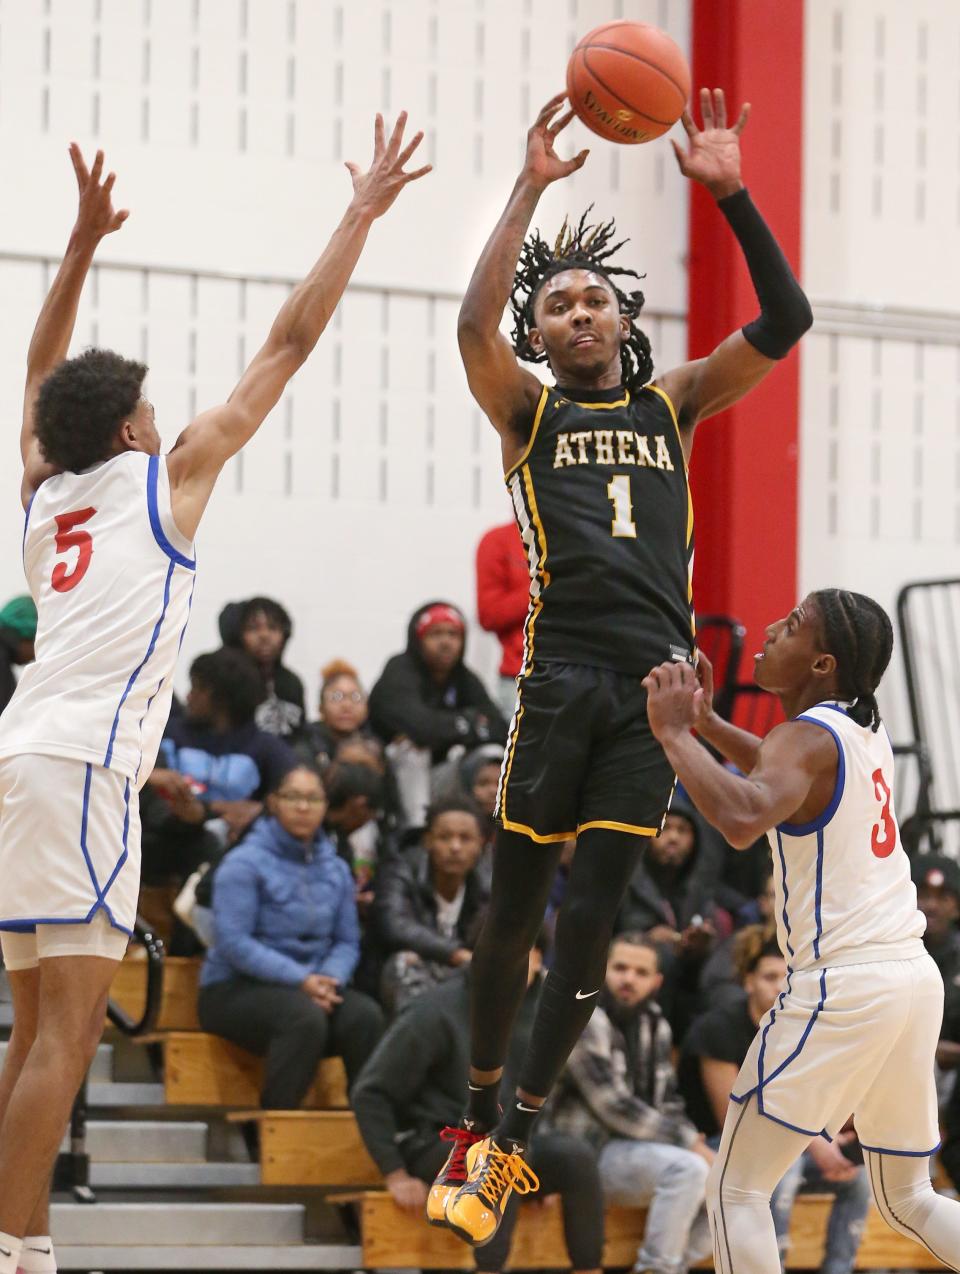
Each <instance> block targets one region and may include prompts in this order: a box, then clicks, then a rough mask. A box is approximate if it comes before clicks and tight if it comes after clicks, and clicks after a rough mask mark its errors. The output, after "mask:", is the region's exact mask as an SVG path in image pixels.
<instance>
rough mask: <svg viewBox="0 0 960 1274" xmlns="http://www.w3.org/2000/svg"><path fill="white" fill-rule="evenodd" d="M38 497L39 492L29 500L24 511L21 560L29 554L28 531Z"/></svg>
mask: <svg viewBox="0 0 960 1274" xmlns="http://www.w3.org/2000/svg"><path fill="white" fill-rule="evenodd" d="M36 498H37V493H36V491H34V493H33V495H32V496H31V497H30V499H29V500H28V501H27V507H26V508H25V509H24V511H23V539H22V540H21V541H20V558H21V560H22V559H23V558H25V557H26V555H27V531H29V529H30V510H31V509H32V508H33V502H34V500H35V499H36Z"/></svg>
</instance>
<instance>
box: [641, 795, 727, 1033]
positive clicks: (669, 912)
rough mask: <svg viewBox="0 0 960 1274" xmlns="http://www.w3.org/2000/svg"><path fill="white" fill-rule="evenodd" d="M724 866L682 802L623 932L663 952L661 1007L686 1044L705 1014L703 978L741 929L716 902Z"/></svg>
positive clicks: (649, 861) (646, 866)
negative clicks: (721, 944) (720, 947)
mask: <svg viewBox="0 0 960 1274" xmlns="http://www.w3.org/2000/svg"><path fill="white" fill-rule="evenodd" d="M716 868H717V864H716V862H715V861H714V860H713V859H712V857H711V855H710V854H709V853H707V852H706V851H705V848H704V828H703V825H702V823H701V821H700V816H699V814H697V812H696V811H695V810H694V809H693V807H692V806H691V805H689V804H688V803H687V801H686V800H684V799H681V798H680V797H675V798H674V801H673V804H672V806H671V807H670V812H669V813H668V814H667V816H666V819H665V820H664V825H663V828H662V830H661V832H660V835H659V836H655V837H653V838H652V839H651V840H650V842H649V845H648V847H647V852H646V853H645V854H644V856H643V858H642V859H641V860H640V862H639V864H638V865H637V868H636V871H635V872H634V873H633V876H632V878H631V880H630V884H629V885H628V886H627V893H626V897H625V898H624V900H623V904H622V906H621V908H620V914H619V916H618V918H617V925H616V928H617V931H618V932H622V931H628V932H631V933H637V932H640V933H646V934H647V936H648V937H649V938H650V939H651V941H653V942H655V943H656V944H657V948H658V952H659V964H660V971H661V974H662V980H663V985H662V988H661V991H660V994H659V997H658V998H659V1002H660V1005H661V1007H662V1009H663V1011H664V1013H665V1014H666V1017H667V1020H668V1021H669V1023H670V1026H671V1028H672V1030H673V1034H674V1037H675V1038H676V1039H677V1041H678V1042H679V1041H680V1040H682V1039H683V1036H684V1034H685V1033H686V1029H687V1027H688V1026H689V1024H690V1021H691V1020H692V1018H693V1016H694V1015H695V1013H696V1012H697V1010H698V1008H699V983H700V974H701V971H702V969H703V966H704V964H705V963H706V961H707V959H708V958H709V956H710V955H711V953H712V951H713V949H714V947H715V945H716V943H717V941H718V938H723V937H725V936H726V935H727V934H728V933H730V931H731V930H732V928H733V922H732V919H731V917H730V915H729V914H728V913H727V912H726V911H724V910H722V909H721V908H720V907H719V906H718V905H717V902H716V894H715V891H716V879H717V871H716Z"/></svg>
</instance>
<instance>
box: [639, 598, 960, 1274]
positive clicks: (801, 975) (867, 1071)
mask: <svg viewBox="0 0 960 1274" xmlns="http://www.w3.org/2000/svg"><path fill="white" fill-rule="evenodd" d="M892 648H893V631H892V628H891V625H890V620H889V618H888V617H887V615H886V613H885V611H884V610H883V609H882V608H881V607H880V606H879V605H878V604H877V603H876V602H874V601H872V600H871V599H870V598H868V597H864V596H863V595H862V594H859V593H850V592H846V591H841V590H837V589H824V590H822V591H820V592H817V593H812V594H810V596H808V597H807V598H805V600H804V601H803V602H802V603H801V604H800V605H799V606H798V607H797V608H796V609H795V610H793V611H792V612H791V613H790V615H788V616H787V618H786V619H783V620H780V621H778V622H777V623H775V624H773V625H771V627H770V628H769V629H768V630H767V641H766V642H765V643H764V648H763V652H762V654H759V655H757V657H756V667H755V674H754V675H755V679H756V681H757V683H758V684H759V685H760V686H762V687H763V688H764V689H765V690H770V691H772V692H773V693H775V694H776V695H777V696H778V698H779V699H780V702H781V704H782V705H783V708H784V711H785V713H786V715H787V717H788V718H789V719H788V720H787V721H786V722H785V723H784V724H782V725H779V726H777V727H776V728H775V729H774V730H772V731H771V732H770V734H769V735H768V736H767V737H766V739H764V740H763V741H762V742H761V740H760V739H757V738H755V737H754V736H753V735H751V734H748V733H747V732H746V731H744V730H739V729H737V728H736V727H735V726H733V725H730V724H729V723H727V722H725V721H722V720H720V718H718V717H717V716H716V715H715V713H714V712H713V710H712V675H711V672H710V668H709V664H708V663H707V661H706V660H703V670H702V672H701V677H702V680H703V684H702V685H698V682H697V677H696V675H695V674H694V672H693V670H692V669H690V668H689V667H686V666H681V665H678V664H663V665H661V666H660V667H658V668H655V669H654V670H653V671H652V672H651V673H650V675H649V677H647V678H646V680H645V682H644V684H645V685H646V686H647V689H648V693H649V713H650V724H651V726H652V728H653V731H654V734H656V736H657V738H658V739H659V740H660V742H661V743H662V744H663V747H664V750H665V752H666V753H667V756H668V757H669V758H670V761H671V763H672V765H673V767H674V769H675V770H676V772H677V776H678V778H679V780H680V782H681V783H682V784H683V786H684V788H685V789H686V791H687V792H688V794H689V795H690V797H691V799H692V800H693V801H694V803H695V804H696V805H697V807H698V808H699V809H700V811H701V812H702V813H703V814H704V815H705V816H706V817H707V818H708V819H709V820H710V822H712V823H713V824H714V826H716V827H717V828H719V829H720V831H721V832H722V833H723V834H724V836H725V837H726V838H727V840H728V841H729V842H730V844H731V845H733V846H735V847H736V848H738V849H745V848H746V847H747V846H749V845H750V844H752V843H753V842H754V841H755V840H756V839H757V837H758V836H760V835H762V834H763V833H764V832H766V833H768V834H769V837H770V840H771V846H772V849H773V866H774V876H775V880H776V891H777V902H776V911H777V926H778V936H779V940H780V945H781V949H782V950H783V954H784V957H785V958H786V961H787V969H788V973H787V980H786V984H785V986H784V987H783V989H782V991H781V992H780V995H779V996H778V998H777V1001H776V1003H775V1004H774V1006H773V1008H772V1009H771V1010H770V1012H769V1014H768V1015H767V1017H766V1019H765V1021H764V1022H763V1023H762V1024H761V1026H760V1029H759V1031H758V1034H757V1037H756V1039H755V1040H754V1042H753V1046H752V1047H751V1050H750V1052H749V1054H748V1055H747V1058H746V1060H745V1062H744V1064H743V1067H742V1068H741V1070H740V1074H739V1076H738V1077H737V1082H736V1084H735V1085H734V1090H733V1093H732V1094H731V1097H732V1101H731V1105H730V1109H729V1112H728V1115H727V1120H726V1124H725V1126H724V1130H723V1138H722V1141H721V1144H720V1150H719V1153H718V1155H717V1160H716V1162H715V1163H714V1165H713V1168H712V1169H711V1173H710V1178H709V1181H708V1188H707V1204H708V1208H709V1212H710V1220H711V1225H712V1227H713V1234H714V1259H715V1264H716V1268H717V1270H718V1271H720V1274H775V1272H776V1271H777V1270H778V1269H779V1268H780V1265H779V1255H778V1252H777V1241H776V1234H775V1232H774V1227H773V1218H772V1216H771V1214H770V1194H771V1191H772V1190H773V1188H774V1186H776V1184H777V1182H778V1181H779V1180H780V1178H781V1177H782V1176H783V1174H784V1172H785V1171H786V1170H787V1168H788V1167H789V1166H790V1164H791V1163H793V1161H794V1160H795V1159H797V1158H798V1157H799V1155H800V1154H802V1153H803V1150H804V1149H805V1147H806V1146H807V1145H808V1144H809V1142H810V1139H811V1138H812V1137H815V1136H824V1137H827V1138H833V1137H834V1136H835V1135H836V1134H837V1132H838V1131H839V1130H840V1129H841V1128H842V1127H843V1125H844V1124H845V1123H846V1121H847V1120H848V1118H849V1117H850V1116H851V1115H853V1117H854V1122H855V1125H856V1129H857V1134H858V1136H859V1139H860V1143H861V1146H862V1147H863V1151H864V1157H865V1161H866V1164H867V1169H868V1172H869V1174H870V1182H871V1186H872V1189H873V1194H874V1198H875V1200H876V1204H877V1208H878V1209H879V1211H880V1214H881V1216H882V1217H883V1218H884V1220H885V1221H886V1222H887V1224H888V1225H890V1226H891V1227H892V1228H893V1229H894V1230H896V1231H897V1232H898V1233H899V1234H903V1235H906V1236H908V1237H910V1238H912V1239H914V1240H915V1241H916V1242H919V1243H922V1244H923V1245H924V1246H925V1247H926V1248H927V1249H928V1250H929V1251H930V1252H931V1253H932V1254H933V1255H934V1256H936V1257H938V1258H939V1259H940V1260H941V1261H942V1262H943V1263H944V1264H945V1265H946V1266H948V1267H949V1268H950V1269H957V1268H960V1203H958V1202H956V1201H955V1200H953V1199H946V1198H944V1197H943V1196H940V1195H937V1194H936V1193H935V1192H934V1190H933V1187H932V1185H931V1183H930V1173H929V1163H928V1161H929V1157H930V1155H931V1154H932V1153H933V1152H934V1151H935V1150H936V1149H937V1148H938V1146H939V1142H940V1134H939V1128H938V1124H937V1095H936V1087H935V1083H934V1055H935V1053H936V1048H937V1040H938V1037H939V1034H940V1023H941V1019H942V1016H943V982H942V980H941V978H940V974H939V972H938V971H937V967H936V965H935V964H934V963H933V961H932V960H931V959H930V957H929V956H928V955H927V954H926V951H925V949H924V946H923V943H922V941H921V937H922V934H923V931H924V928H925V923H926V922H925V920H924V918H923V915H922V914H921V913H920V912H919V911H918V910H917V895H916V890H915V888H914V886H913V884H912V882H911V879H910V866H909V862H908V860H907V856H906V854H905V853H904V850H903V846H902V844H901V842H900V833H899V829H898V826H897V819H896V813H895V811H894V805H893V795H892V793H893V750H892V748H891V746H890V740H889V738H888V736H887V732H886V729H885V728H884V727H883V725H882V722H881V720H880V714H879V711H878V709H877V702H876V697H875V691H876V689H877V686H878V685H879V682H880V678H881V677H882V676H883V673H884V670H885V669H886V667H887V664H888V663H889V660H890V654H891V651H892ZM691 729H696V730H697V731H698V732H699V734H700V735H701V736H702V737H703V738H704V739H705V740H706V741H707V742H709V743H711V744H712V745H713V746H714V747H715V748H716V749H717V750H718V751H719V752H720V753H721V754H722V755H724V756H726V757H727V759H728V760H730V761H732V762H733V763H734V764H735V765H736V766H737V767H738V768H739V769H740V770H741V771H742V775H741V774H735V773H732V772H731V771H729V770H728V769H726V768H725V767H724V766H723V765H721V764H720V763H719V762H717V761H715V760H714V758H713V757H712V756H711V755H710V753H709V752H708V751H707V749H706V748H704V747H702V746H701V745H700V744H699V743H698V742H697V740H696V739H695V738H694V737H693V736H692V734H691V733H690V731H691Z"/></svg>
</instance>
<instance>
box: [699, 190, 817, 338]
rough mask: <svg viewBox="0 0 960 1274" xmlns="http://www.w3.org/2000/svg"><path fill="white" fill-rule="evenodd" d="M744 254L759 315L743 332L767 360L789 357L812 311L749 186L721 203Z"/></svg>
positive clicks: (725, 198) (719, 203) (719, 201)
mask: <svg viewBox="0 0 960 1274" xmlns="http://www.w3.org/2000/svg"><path fill="white" fill-rule="evenodd" d="M717 207H718V208H719V209H720V211H721V212H722V213H723V215H724V217H726V219H727V223H728V224H729V226H730V229H731V230H732V231H733V233H734V234H735V235H736V236H737V242H738V243H739V244H740V247H741V248H742V250H743V255H744V258H745V260H746V262H747V268H748V269H749V271H750V278H751V279H752V280H753V286H754V288H755V289H756V293H757V300H758V301H759V302H760V314H759V315H758V317H757V318H755V319H754V320H753V322H752V323H748V324H747V325H746V326H745V327H744V328H743V334H744V336H745V337H746V339H747V340H748V341H749V342H750V344H751V345H752V346H753V347H754V349H756V350H758V351H759V352H760V353H761V354H763V355H764V356H765V357H766V358H785V357H786V356H787V354H789V352H790V350H791V349H792V348H793V347H794V345H796V343H797V341H799V339H800V337H801V336H802V335H803V334H804V332H805V331H807V329H808V328H809V327H810V325H811V323H812V322H813V311H812V310H811V309H810V302H809V301H808V300H807V298H806V296H805V294H804V291H803V289H802V288H801V286H800V284H799V283H798V282H797V280H796V278H795V277H794V273H793V271H792V270H791V269H790V265H789V262H788V261H787V259H786V257H785V256H784V255H783V252H782V250H781V248H780V245H779V244H778V243H777V241H776V239H775V238H774V237H773V234H772V233H771V231H770V227H769V226H768V225H767V223H766V222H765V221H764V219H763V217H762V216H761V215H760V211H759V209H758V208H757V206H756V204H755V203H754V202H753V200H752V199H751V198H750V192H749V190H747V188H746V187H744V188H743V189H742V190H737V191H735V192H734V193H733V194H732V195H725V196H724V198H723V199H718V200H717Z"/></svg>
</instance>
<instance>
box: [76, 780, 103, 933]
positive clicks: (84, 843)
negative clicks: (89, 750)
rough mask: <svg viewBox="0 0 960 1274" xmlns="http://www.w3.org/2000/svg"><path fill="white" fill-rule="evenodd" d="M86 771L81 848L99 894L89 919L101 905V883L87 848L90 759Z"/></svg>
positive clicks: (94, 888) (81, 820)
mask: <svg viewBox="0 0 960 1274" xmlns="http://www.w3.org/2000/svg"><path fill="white" fill-rule="evenodd" d="M85 769H86V773H85V774H84V777H83V809H82V810H81V812H80V850H81V852H82V854H83V861H84V862H85V863H86V864H87V871H88V873H89V875H90V881H91V883H92V885H93V892H94V893H95V894H96V896H97V901H96V902H95V903H94V904H93V910H92V911H91V912H90V915H89V916H87V919H88V920H89V919H90V916H92V915H93V913H94V912H95V911H96V910H97V907H98V906H99V905H100V902H101V897H100V883H99V881H98V880H97V873H96V872H95V871H94V870H93V863H92V862H91V860H90V851H89V850H88V849H87V817H88V815H89V813H90V784H91V782H92V780H93V766H92V765H91V764H90V762H89V761H88V762H87V763H86V766H85Z"/></svg>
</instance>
